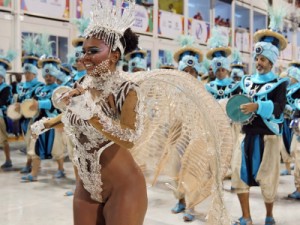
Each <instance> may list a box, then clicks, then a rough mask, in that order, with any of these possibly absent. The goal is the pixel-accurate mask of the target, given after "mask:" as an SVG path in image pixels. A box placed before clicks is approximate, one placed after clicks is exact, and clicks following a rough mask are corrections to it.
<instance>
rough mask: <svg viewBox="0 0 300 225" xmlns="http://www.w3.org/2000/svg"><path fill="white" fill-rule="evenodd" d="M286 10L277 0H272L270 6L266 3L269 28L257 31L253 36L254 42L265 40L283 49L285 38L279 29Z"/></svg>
mask: <svg viewBox="0 0 300 225" xmlns="http://www.w3.org/2000/svg"><path fill="white" fill-rule="evenodd" d="M287 11H288V10H287V8H286V7H285V6H284V5H283V4H281V3H280V2H279V1H278V2H274V1H273V5H272V6H271V5H269V4H268V14H269V17H270V24H269V29H264V30H259V31H257V32H256V33H255V34H254V36H253V39H254V42H267V43H271V44H273V45H274V46H276V47H277V48H278V49H279V50H283V49H285V48H286V46H287V40H286V39H285V37H284V36H283V35H282V34H281V31H282V28H283V22H284V21H283V20H284V17H285V16H286V15H287Z"/></svg>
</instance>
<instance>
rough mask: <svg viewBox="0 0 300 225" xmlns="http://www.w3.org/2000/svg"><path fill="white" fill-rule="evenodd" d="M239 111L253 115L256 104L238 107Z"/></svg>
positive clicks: (256, 107)
mask: <svg viewBox="0 0 300 225" xmlns="http://www.w3.org/2000/svg"><path fill="white" fill-rule="evenodd" d="M240 109H241V111H242V113H244V114H249V113H253V112H256V110H257V109H258V104H257V103H247V104H242V105H241V106H240Z"/></svg>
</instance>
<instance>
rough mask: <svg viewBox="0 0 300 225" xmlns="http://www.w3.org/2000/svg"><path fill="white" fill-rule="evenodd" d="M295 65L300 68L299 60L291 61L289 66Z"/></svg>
mask: <svg viewBox="0 0 300 225" xmlns="http://www.w3.org/2000/svg"><path fill="white" fill-rule="evenodd" d="M290 66H294V67H298V68H300V62H299V61H292V62H290V63H289V67H290Z"/></svg>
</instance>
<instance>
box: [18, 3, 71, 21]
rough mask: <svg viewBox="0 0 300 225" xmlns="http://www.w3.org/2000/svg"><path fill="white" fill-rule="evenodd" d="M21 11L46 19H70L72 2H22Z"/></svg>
mask: <svg viewBox="0 0 300 225" xmlns="http://www.w3.org/2000/svg"><path fill="white" fill-rule="evenodd" d="M21 9H22V10H24V11H26V12H27V13H32V14H39V15H41V16H45V17H54V18H58V19H69V18H70V0H47V1H45V0H21Z"/></svg>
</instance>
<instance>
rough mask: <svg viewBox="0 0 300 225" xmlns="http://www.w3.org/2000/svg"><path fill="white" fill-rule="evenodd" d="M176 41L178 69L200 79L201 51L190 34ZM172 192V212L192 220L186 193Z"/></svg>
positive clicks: (176, 172) (177, 168) (192, 212)
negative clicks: (173, 197)
mask: <svg viewBox="0 0 300 225" xmlns="http://www.w3.org/2000/svg"><path fill="white" fill-rule="evenodd" d="M178 42H179V44H180V46H181V48H179V49H178V50H177V51H176V52H175V53H174V60H175V62H177V63H178V70H180V71H184V72H186V73H188V74H190V75H191V76H192V77H194V78H195V79H197V80H198V81H200V80H201V78H200V75H199V73H200V69H201V62H202V59H203V53H202V52H201V50H200V49H199V48H197V47H196V46H195V40H194V38H193V37H192V36H189V35H182V36H180V37H179V39H178ZM177 148H178V150H179V151H180V148H182V146H178V147H177ZM178 163H179V161H178ZM178 163H174V165H173V173H174V174H173V176H174V177H177V176H178V171H179V169H180V167H181V164H178ZM175 185H176V186H178V182H176V183H175ZM174 194H175V197H176V198H177V199H178V202H177V203H176V205H175V206H174V207H173V208H172V209H171V211H172V213H175V214H177V213H180V212H184V215H183V220H184V221H186V222H187V221H193V220H194V219H195V212H194V207H193V208H187V207H186V193H180V192H174Z"/></svg>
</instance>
